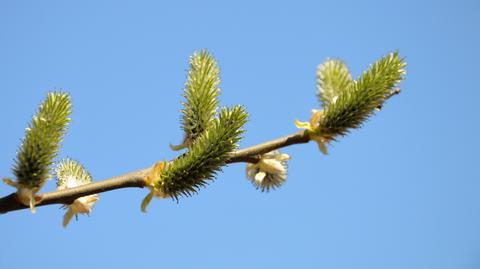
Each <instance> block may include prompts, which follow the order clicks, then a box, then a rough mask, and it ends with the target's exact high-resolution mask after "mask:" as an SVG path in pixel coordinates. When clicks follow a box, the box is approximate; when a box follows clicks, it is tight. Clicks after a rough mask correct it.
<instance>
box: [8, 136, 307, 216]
mask: <svg viewBox="0 0 480 269" xmlns="http://www.w3.org/2000/svg"><path fill="white" fill-rule="evenodd" d="M308 141H309V137H308V134H307V132H305V131H300V132H297V133H294V134H291V135H288V136H284V137H280V138H277V139H274V140H271V141H268V142H265V143H262V144H258V145H255V146H252V147H248V148H245V149H241V150H238V151H236V152H234V153H232V155H231V158H230V159H229V160H228V161H227V163H229V164H230V163H238V162H250V163H255V162H257V161H258V158H259V156H260V155H261V154H264V153H267V152H269V151H272V150H275V149H279V148H283V147H287V146H290V145H293V144H302V143H308ZM150 169H151V167H148V168H145V169H140V170H137V171H133V172H130V173H127V174H124V175H121V176H116V177H113V178H109V179H106V180H102V181H98V182H95V183H90V184H86V185H82V186H78V187H75V188H69V189H64V190H60V191H51V192H46V193H43V194H40V195H39V196H41V198H42V200H41V201H40V202H39V203H38V204H37V205H36V207H39V206H44V205H51V204H71V203H72V202H73V201H74V200H75V199H77V198H79V197H82V196H86V195H91V194H96V193H101V192H107V191H111V190H116V189H123V188H143V187H145V181H144V177H145V176H146V175H147V174H148V173H149V171H150ZM25 208H27V206H25V205H23V204H22V203H20V202H18V201H17V197H16V194H15V193H12V194H10V195H8V196H5V197H2V198H0V213H7V212H10V211H14V210H20V209H25Z"/></svg>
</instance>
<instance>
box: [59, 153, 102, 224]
mask: <svg viewBox="0 0 480 269" xmlns="http://www.w3.org/2000/svg"><path fill="white" fill-rule="evenodd" d="M55 174H56V177H57V189H59V190H64V189H68V188H74V187H78V186H81V185H85V184H88V183H91V182H92V176H90V173H88V171H87V170H85V168H84V167H83V166H82V165H81V164H80V163H79V162H77V161H74V160H71V159H64V160H62V161H61V162H60V163H59V164H58V165H57V167H56V168H55ZM97 200H98V195H97V194H93V195H88V196H83V197H80V198H77V199H75V200H74V201H73V203H71V204H69V205H65V208H66V209H67V212H65V215H64V216H63V227H64V228H66V227H67V225H68V223H69V222H70V220H71V219H72V218H73V216H78V214H87V215H88V214H90V212H91V210H92V207H93V205H94V204H95V202H96V201H97Z"/></svg>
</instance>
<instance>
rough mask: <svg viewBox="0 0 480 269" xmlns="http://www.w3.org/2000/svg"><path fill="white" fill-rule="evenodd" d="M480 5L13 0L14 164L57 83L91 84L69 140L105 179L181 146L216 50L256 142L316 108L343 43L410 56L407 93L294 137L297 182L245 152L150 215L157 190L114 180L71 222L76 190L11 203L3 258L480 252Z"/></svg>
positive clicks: (391, 262)
mask: <svg viewBox="0 0 480 269" xmlns="http://www.w3.org/2000/svg"><path fill="white" fill-rule="evenodd" d="M479 13H480V5H479V3H478V2H477V1H423V2H420V1H327V2H323V1H311V2H307V1H295V2H293V1H291V2H282V1H270V2H269V1H264V2H259V1H241V2H238V3H228V2H227V1H222V2H209V1H204V2H199V1H192V2H186V1H175V3H162V2H161V1H130V2H123V1H80V2H75V3H73V2H72V1H70V2H69V3H67V1H2V2H1V3H0V59H1V62H2V64H0V89H1V90H0V97H1V100H2V105H1V106H0V123H1V125H2V132H0V141H2V143H1V146H0V149H1V150H0V176H11V165H12V160H13V159H14V157H15V152H16V149H17V148H18V145H19V141H20V139H21V137H23V133H24V129H25V127H26V125H27V123H28V121H29V120H30V117H31V115H32V114H33V113H34V111H35V109H36V107H37V105H38V104H39V103H40V102H41V101H42V100H43V99H44V98H45V96H46V93H47V92H48V91H50V90H54V89H57V90H59V89H62V90H65V91H68V92H69V93H71V95H72V98H73V102H74V110H73V115H72V118H73V121H72V123H71V125H70V128H69V133H68V135H67V136H66V137H65V140H64V143H63V148H62V151H61V154H60V156H61V157H66V156H68V157H72V158H74V159H76V160H79V161H81V162H82V163H83V164H84V165H85V166H86V167H87V168H88V169H89V170H90V172H91V173H92V175H93V176H94V178H95V180H101V179H105V178H108V177H111V176H114V175H120V174H122V173H125V172H128V171H132V170H136V169H139V168H143V167H146V166H149V165H151V164H153V163H154V162H156V161H158V160H164V159H167V160H168V159H171V158H173V157H174V156H175V153H174V152H172V151H171V150H169V148H168V144H169V143H179V142H180V141H181V139H182V133H181V130H180V128H179V119H180V113H179V109H180V108H181V106H180V101H181V100H182V98H181V96H180V94H181V90H182V87H183V83H184V81H185V78H186V70H187V68H188V64H187V60H188V57H189V56H190V55H191V54H192V53H193V51H195V50H199V49H202V48H206V49H208V50H209V51H210V52H211V53H212V54H213V55H214V56H215V58H216V59H217V61H218V63H219V65H220V68H221V77H222V84H221V88H222V95H221V102H222V104H223V105H233V104H242V105H244V106H245V107H246V108H247V109H248V112H249V113H250V117H249V119H250V121H249V123H248V124H247V126H246V128H247V133H246V134H245V138H244V140H243V141H242V142H241V146H249V145H254V144H256V143H260V142H263V141H266V140H268V139H272V138H276V137H279V136H282V135H286V134H289V133H292V132H294V131H295V130H296V129H295V127H294V125H293V120H294V119H297V118H298V119H302V120H305V119H307V118H308V117H309V113H310V112H309V111H310V109H312V108H317V107H318V103H317V100H316V97H315V69H316V66H317V65H318V64H319V63H320V62H322V61H323V60H325V59H326V58H328V57H333V58H337V57H338V58H341V59H343V60H344V61H345V62H346V63H347V64H348V66H349V68H350V69H351V71H352V72H353V74H354V76H357V75H358V74H359V73H360V72H361V71H362V70H364V69H365V68H366V67H368V64H370V63H371V62H373V61H374V60H375V59H378V58H379V57H381V56H382V55H384V54H386V53H388V52H390V51H394V50H397V49H398V50H399V52H400V54H401V55H402V56H404V57H406V59H407V62H408V67H407V78H406V80H405V81H404V82H402V84H401V88H402V90H403V92H402V94H401V95H400V96H396V97H395V98H393V99H392V100H391V101H390V102H388V104H387V105H386V106H385V108H384V110H383V111H381V112H380V113H379V114H378V115H376V116H375V117H373V118H372V119H371V120H370V121H368V122H367V124H365V126H364V127H363V128H362V129H360V130H356V131H354V132H352V133H351V134H350V135H348V136H347V137H344V138H342V139H340V141H339V142H336V143H334V144H333V145H332V146H331V147H330V155H329V156H324V155H322V154H321V153H320V152H318V150H317V148H316V145H315V144H313V143H312V144H307V145H300V146H295V147H290V148H287V149H285V150H284V151H285V152H286V153H288V154H290V155H291V156H292V160H291V161H290V162H289V176H288V180H287V182H286V184H285V185H284V186H283V187H282V188H281V189H280V190H278V191H273V192H270V193H261V192H259V191H257V190H255V189H254V188H253V186H252V185H251V184H250V182H248V181H247V180H246V179H245V175H244V169H245V165H243V164H235V165H232V166H229V167H227V168H225V169H224V172H223V173H222V174H220V175H219V176H218V178H217V180H215V181H214V182H213V183H212V184H211V185H210V186H208V187H207V188H205V189H203V190H201V191H200V193H199V194H198V195H196V196H193V197H190V198H184V199H181V200H180V202H179V203H178V204H177V203H175V202H173V201H170V200H154V201H153V202H152V203H151V204H150V207H149V212H148V214H142V213H141V212H140V210H139V205H140V202H141V200H142V198H143V197H144V196H145V195H146V193H147V191H146V190H140V189H124V190H120V191H115V192H109V193H104V194H102V195H101V196H100V200H99V202H98V203H97V205H96V206H95V208H94V211H93V212H92V214H91V216H90V217H85V216H81V217H80V218H79V221H78V222H76V221H72V222H71V223H70V225H69V227H68V229H63V228H62V226H61V218H62V215H63V211H62V210H60V209H59V206H49V207H42V208H39V210H38V212H37V214H35V215H32V214H30V213H29V212H28V211H18V212H11V213H8V214H6V215H3V216H0V219H1V220H0V229H1V230H2V244H3V248H2V251H1V252H0V267H1V268H33V267H34V266H41V267H43V266H49V268H60V267H64V266H68V268H70V269H74V268H75V269H76V268H105V267H107V266H108V267H111V268H132V267H133V266H135V268H162V267H165V268H171V269H174V268H339V269H343V268H356V269H360V268H368V269H375V268H382V269H383V268H436V269H443V268H452V269H453V268H455V269H464V268H465V269H467V268H472V269H473V268H480V258H479V253H480V195H478V193H479V192H480V181H479V179H480V177H479V172H478V167H477V161H475V160H476V159H477V160H478V156H477V154H478V151H479V150H480V147H479V146H480V143H479V142H478V140H477V138H478V136H479V128H478V126H477V123H478V115H479V113H478V109H477V107H476V103H477V100H478V98H479V97H480V95H479V93H478V83H477V77H476V76H478V74H477V72H478V62H479V61H480V54H479V52H478V48H479V47H480V36H479V31H478V26H479V25H480V17H479V16H478V14H479ZM53 188H54V182H53V181H51V182H49V183H48V184H47V185H46V186H45V187H44V189H43V190H44V191H48V190H52V189H53ZM12 191H13V189H11V188H10V187H8V186H2V187H0V195H2V196H3V195H7V194H9V193H11V192H12Z"/></svg>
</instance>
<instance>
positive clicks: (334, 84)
mask: <svg viewBox="0 0 480 269" xmlns="http://www.w3.org/2000/svg"><path fill="white" fill-rule="evenodd" d="M351 84H353V80H352V76H351V75H350V72H349V71H348V68H347V66H346V65H345V64H344V63H343V62H342V61H340V60H327V61H325V62H324V63H323V64H321V65H319V66H318V68H317V96H318V100H319V101H320V103H321V104H322V106H323V107H324V108H325V107H327V106H328V105H330V104H331V103H335V100H336V98H338V96H339V95H340V94H341V93H342V92H343V91H345V90H346V89H348V87H350V85H351Z"/></svg>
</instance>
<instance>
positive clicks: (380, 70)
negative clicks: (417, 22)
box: [315, 52, 406, 137]
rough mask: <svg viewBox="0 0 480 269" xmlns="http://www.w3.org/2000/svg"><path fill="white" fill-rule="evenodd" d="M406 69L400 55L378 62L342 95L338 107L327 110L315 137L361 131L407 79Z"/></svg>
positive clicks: (329, 107)
mask: <svg viewBox="0 0 480 269" xmlns="http://www.w3.org/2000/svg"><path fill="white" fill-rule="evenodd" d="M405 65H406V64H405V61H404V59H401V58H399V57H398V53H397V52H395V53H390V54H388V55H386V56H384V57H382V58H381V59H380V60H378V61H376V62H375V63H374V64H373V65H371V66H370V68H369V69H368V70H367V71H366V72H364V73H363V74H362V75H361V76H360V77H359V79H358V80H357V81H355V82H354V83H351V84H350V85H349V86H348V88H347V89H346V90H344V91H342V92H340V94H339V95H338V97H337V99H336V102H335V103H331V104H329V105H328V106H327V107H326V108H325V109H324V111H323V114H322V116H321V117H320V119H319V122H318V127H319V128H317V130H316V132H315V133H317V134H320V135H322V136H324V137H334V136H337V135H345V134H346V133H348V131H349V130H350V129H353V128H359V127H360V126H361V125H362V123H363V122H364V121H365V120H366V119H367V118H368V117H369V116H370V115H372V114H373V112H374V110H375V108H377V107H380V106H381V105H382V104H383V102H384V101H385V98H386V97H387V96H388V95H389V94H390V92H391V91H392V89H393V87H394V86H395V85H396V84H397V83H399V82H400V81H401V80H402V79H403V75H404V74H405V70H404V67H405Z"/></svg>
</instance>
